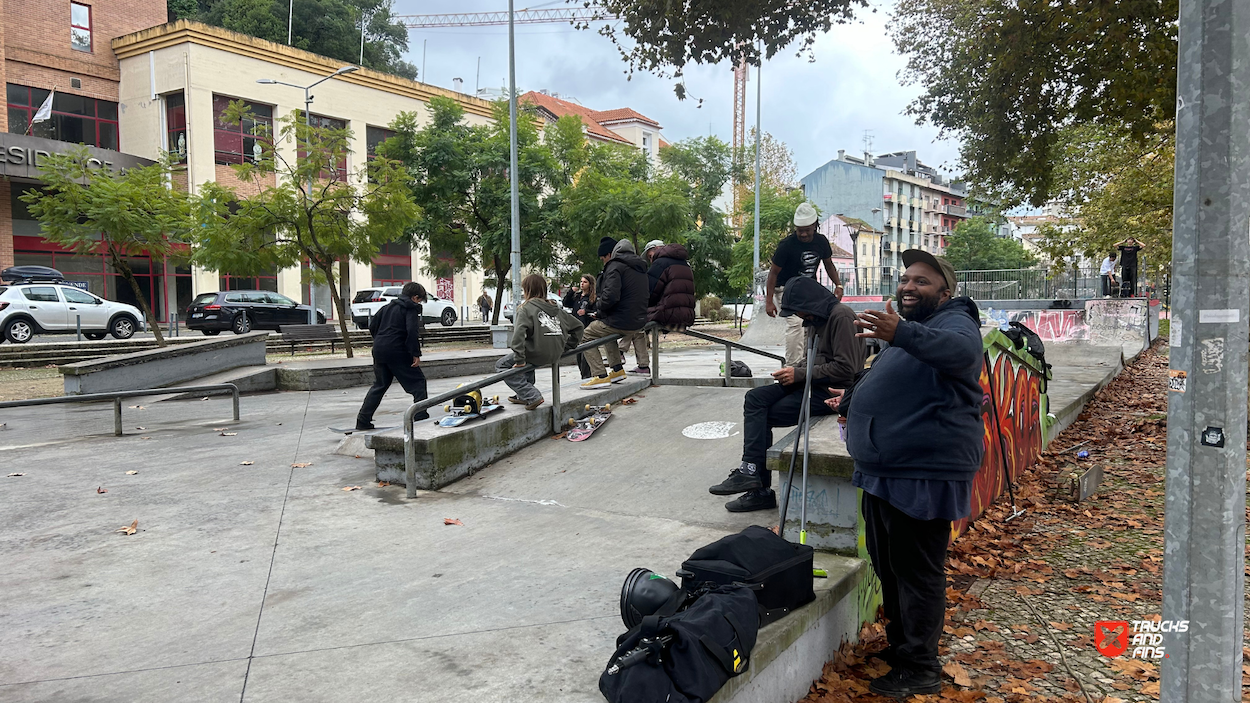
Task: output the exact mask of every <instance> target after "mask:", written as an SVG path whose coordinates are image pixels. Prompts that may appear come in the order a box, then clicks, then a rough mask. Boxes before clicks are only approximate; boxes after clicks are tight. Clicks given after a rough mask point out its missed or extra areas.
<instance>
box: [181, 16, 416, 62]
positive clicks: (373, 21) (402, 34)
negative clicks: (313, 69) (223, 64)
mask: <svg viewBox="0 0 1250 703" xmlns="http://www.w3.org/2000/svg"><path fill="white" fill-rule="evenodd" d="M166 7H167V10H168V12H169V19H170V21H171V22H172V21H174V20H177V19H184V18H185V19H192V20H195V21H198V22H204V23H206V24H211V25H215V26H218V27H222V28H224V29H229V30H231V31H234V32H240V33H242V34H248V35H251V36H253V37H257V38H260V39H268V40H269V41H272V42H277V43H279V44H285V43H286V39H287V13H288V10H289V11H290V13H291V35H292V40H291V43H292V44H293V45H294V46H296V47H298V48H300V49H304V50H305V51H312V52H315V53H318V54H321V55H322V56H328V57H330V58H333V59H338V60H340V61H345V62H348V63H352V64H357V63H360V64H361V65H363V66H365V67H367V68H373V69H377V70H379V71H383V72H385V73H391V74H394V75H397V76H402V77H404V78H410V79H414V80H415V79H416V77H417V68H416V67H415V66H413V65H412V64H411V63H408V62H406V61H404V60H403V59H402V57H403V54H404V52H405V51H407V50H408V28H407V27H405V26H404V25H403V23H401V22H399V21H397V20H396V19H395V17H394V15H392V14H391V4H390V3H389V2H387V1H386V0H295V3H294V5H293V6H290V5H288V3H287V2H286V0H166ZM362 18H368V21H367V22H366V24H365V55H364V61H363V62H362V61H361V60H360V25H361V19H362Z"/></svg>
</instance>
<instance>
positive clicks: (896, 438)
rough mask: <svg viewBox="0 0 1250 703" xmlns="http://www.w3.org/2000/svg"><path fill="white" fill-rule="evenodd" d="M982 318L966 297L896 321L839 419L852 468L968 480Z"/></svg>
mask: <svg viewBox="0 0 1250 703" xmlns="http://www.w3.org/2000/svg"><path fill="white" fill-rule="evenodd" d="M982 349H983V347H982V342H981V323H980V317H979V314H978V312H977V306H976V303H974V302H972V299H971V298H965V297H960V298H953V299H951V300H949V301H947V303H946V304H945V305H943V306H942V307H940V308H938V309H937V311H936V312H934V313H933V314H932V315H930V316H929V317H928V318H927V319H925V320H921V321H918V322H908V321H902V322H900V323H899V325H898V330H897V331H896V332H895V333H894V341H893V342H892V343H891V346H890V348H889V349H886V350H885V351H884V352H882V353H881V354H880V355H879V356H878V357H877V359H876V360H875V361H874V362H873V365H872V370H871V371H869V372H868V373H867V374H865V375H864V377H863V379H862V380H861V381H860V382H859V383H858V384H857V385H856V387H855V392H854V399H853V400H852V402H851V407H850V412H849V413H848V415H847V422H846V434H847V439H846V444H847V450H848V451H849V452H850V454H851V457H852V458H853V459H854V460H855V470H856V471H857V472H859V473H862V474H866V475H868V476H876V477H880V478H885V479H896V478H903V479H932V480H939V481H951V480H953V481H971V480H972V478H973V477H974V476H975V475H976V473H977V470H978V469H980V467H981V455H982V453H983V451H984V449H983V446H982V445H983V441H984V440H983V439H982V434H983V432H984V430H983V426H982V421H981V398H982V390H981V365H982V358H983V357H982Z"/></svg>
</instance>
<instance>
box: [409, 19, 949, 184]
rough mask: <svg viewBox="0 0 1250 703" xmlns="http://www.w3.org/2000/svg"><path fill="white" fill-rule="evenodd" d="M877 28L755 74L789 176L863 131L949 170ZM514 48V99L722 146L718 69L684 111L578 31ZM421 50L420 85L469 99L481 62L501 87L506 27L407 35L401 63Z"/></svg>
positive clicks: (727, 95)
mask: <svg viewBox="0 0 1250 703" xmlns="http://www.w3.org/2000/svg"><path fill="white" fill-rule="evenodd" d="M551 4H554V3H545V4H544V5H551ZM506 9H507V8H506V5H504V4H503V3H502V2H499V3H490V4H487V3H475V4H474V6H472V7H465V3H463V2H447V1H446V0H437V1H435V2H417V0H398V1H397V2H396V4H395V12H396V13H398V14H409V13H431V14H432V13H449V12H494V11H499V10H506ZM888 19H889V18H888V15H887V13H886V12H884V11H878V12H876V13H871V12H868V11H865V12H863V13H861V19H860V20H859V21H858V22H856V23H854V24H850V25H844V26H839V27H835V28H834V29H833V30H831V31H830V32H829V33H827V34H824V35H821V36H819V37H818V38H817V40H816V44H815V47H814V49H815V52H814V53H815V59H816V60H815V62H810V63H809V62H808V60H807V58H805V57H796V56H795V55H794V54H795V51H794V49H793V48H791V49H788V50H784V51H782V52H780V53H779V54H778V55H776V56H774V57H773V58H772V59H770V60H769V61H767V62H766V63H765V64H764V67H763V86H762V87H763V95H762V98H763V99H762V106H763V109H762V112H763V119H762V122H763V128H764V131H766V132H770V133H772V134H773V135H774V136H776V137H777V138H778V139H781V140H782V141H784V142H785V143H786V144H787V145H788V146H789V147H790V148H791V149H792V150H793V151H794V154H795V161H796V162H797V165H798V172H799V175H800V176H803V175H806V174H807V173H809V172H811V171H812V170H813V169H815V168H817V167H819V166H820V165H822V164H824V163H825V162H827V161H829V160H831V159H834V158H836V157H837V153H838V150H839V149H845V150H846V151H847V152H849V153H853V154H858V153H861V152H862V151H863V149H864V146H863V145H864V131H865V130H869V131H870V132H871V139H872V145H873V146H872V151H873V153H885V152H888V151H898V150H904V149H914V150H915V151H917V152H918V155H919V157H920V159H921V160H922V161H924V162H925V163H927V164H929V165H930V166H934V167H937V168H939V169H941V170H944V171H948V172H949V171H952V170H953V169H954V167H955V165H956V162H957V156H958V144H957V143H955V142H953V141H949V140H944V141H940V140H937V130H936V129H935V128H933V127H932V126H930V125H924V126H918V125H916V124H915V120H914V118H912V117H909V116H907V115H904V114H903V111H904V110H905V109H906V107H907V104H908V103H909V102H910V101H911V100H912V99H913V98H915V97H916V96H917V95H918V94H919V93H920V89H919V87H918V86H903V85H900V83H899V80H898V77H897V76H898V74H899V72H900V71H903V70H904V69H905V66H906V62H905V60H904V58H903V57H901V56H899V55H897V54H895V53H894V51H893V44H892V43H891V41H890V39H889V37H888V35H887V34H886V23H887V21H888ZM516 39H517V62H516V63H517V85H518V86H519V87H520V88H521V89H522V90H549V91H552V92H554V93H559V94H560V95H561V96H563V97H566V98H575V99H576V100H577V101H578V102H580V103H581V104H583V105H586V106H588V107H591V108H594V109H598V110H606V109H610V108H615V107H632V108H634V109H635V110H638V111H639V112H641V113H642V114H644V115H647V116H648V117H650V118H652V119H654V120H656V121H657V122H659V123H660V124H661V125H663V127H664V137H665V138H666V139H667V140H668V141H677V140H680V139H684V138H687V137H696V136H701V135H706V134H709V133H711V134H715V135H717V136H719V137H720V138H722V139H724V140H725V141H729V139H730V136H731V132H732V125H733V71H732V67H731V66H729V65H728V64H727V63H726V64H721V65H716V66H698V65H695V66H689V67H687V68H686V71H685V84H686V89H687V91H688V93H689V95H690V96H691V97H690V98H688V99H686V100H684V101H683V100H678V99H677V97H676V95H675V94H674V92H673V81H672V80H671V79H668V78H660V77H657V76H654V75H652V74H647V73H641V74H640V73H635V74H634V75H633V76H632V77H630V76H628V75H627V74H626V68H627V67H626V65H625V63H624V62H623V61H622V60H621V58H620V54H619V52H618V50H617V49H616V47H615V46H613V45H612V43H611V42H610V41H608V40H607V39H606V38H604V37H601V36H599V35H598V34H597V33H595V32H594V31H577V30H575V29H573V28H572V27H570V26H568V25H564V24H540V25H518V26H517V30H516ZM423 41H425V42H426V58H425V64H426V75H425V76H424V77H423V80H426V81H427V82H430V83H433V84H434V85H439V86H444V87H451V84H452V78H454V77H460V78H463V79H464V81H465V90H466V91H467V92H472V90H473V87H474V84H475V81H476V80H477V78H476V71H477V60H478V57H481V78H480V85H481V86H482V87H491V88H499V87H502V86H506V85H507V75H508V36H507V28H506V27H457V28H449V29H424V30H412V31H411V32H410V33H409V52H408V55H407V57H406V58H407V60H409V61H411V62H412V63H414V64H415V65H416V66H417V67H418V68H420V67H421V65H422V45H423ZM747 91H748V101H747V103H748V104H747V125H746V126H747V129H748V130H750V128H751V127H752V126H753V125H754V124H755V98H756V93H755V91H756V74H755V71H754V70H752V72H751V77H750V81H749V83H748V85H747ZM699 98H702V99H703V103H702V107H699V101H698V99H699Z"/></svg>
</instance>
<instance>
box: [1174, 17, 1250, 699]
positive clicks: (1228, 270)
mask: <svg viewBox="0 0 1250 703" xmlns="http://www.w3.org/2000/svg"><path fill="white" fill-rule="evenodd" d="M1179 35H1180V36H1179V38H1180V52H1179V59H1178V66H1177V110H1176V186H1175V188H1176V191H1175V196H1174V197H1175V200H1174V205H1175V207H1174V215H1173V218H1174V219H1173V225H1172V227H1173V237H1172V267H1173V268H1172V270H1173V278H1172V285H1173V286H1174V291H1173V293H1172V324H1171V342H1170V344H1171V371H1170V374H1171V376H1170V378H1169V381H1170V383H1169V390H1170V391H1171V392H1169V393H1168V396H1169V398H1168V400H1169V402H1168V464H1167V484H1166V486H1167V501H1166V512H1165V520H1164V559H1163V619H1164V622H1167V621H1169V620H1174V621H1181V620H1188V621H1189V625H1188V629H1187V631H1185V632H1183V633H1173V634H1164V636H1163V637H1164V644H1165V645H1166V647H1167V658H1165V659H1163V660H1162V663H1161V668H1162V671H1161V674H1162V685H1161V691H1160V700H1161V701H1163V702H1164V703H1181V702H1182V701H1184V702H1185V703H1207V702H1211V703H1215V702H1217V701H1218V702H1219V703H1232V701H1240V700H1241V672H1242V669H1241V667H1242V663H1241V659H1242V650H1241V643H1242V631H1243V627H1244V622H1243V618H1244V610H1245V572H1244V569H1245V544H1246V543H1245V531H1246V525H1245V521H1246V517H1245V516H1246V513H1245V511H1246V390H1247V388H1246V376H1247V333H1248V332H1250V325H1248V323H1250V309H1248V308H1250V305H1248V303H1250V298H1247V296H1246V291H1247V290H1248V289H1250V236H1248V227H1250V3H1245V2H1234V1H1232V0H1181V3H1180V32H1179Z"/></svg>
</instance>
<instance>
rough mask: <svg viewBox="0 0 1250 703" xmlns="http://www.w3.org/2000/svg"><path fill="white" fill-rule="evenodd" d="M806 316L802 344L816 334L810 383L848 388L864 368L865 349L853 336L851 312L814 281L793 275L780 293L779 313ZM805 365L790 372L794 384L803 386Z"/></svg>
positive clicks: (854, 330)
mask: <svg viewBox="0 0 1250 703" xmlns="http://www.w3.org/2000/svg"><path fill="white" fill-rule="evenodd" d="M796 312H804V313H808V314H810V315H812V316H814V317H815V319H814V320H812V321H810V322H804V323H803V326H804V328H805V329H806V330H807V335H806V338H805V341H804V345H805V347H806V346H809V345H811V343H812V337H811V335H813V334H815V335H816V354H815V355H813V356H812V384H813V385H815V386H818V387H823V388H850V387H851V386H852V385H853V384H854V382H855V374H856V373H858V372H859V370H860V369H862V368H864V359H865V358H867V356H868V346H867V345H866V344H865V343H864V340H863V339H860V338H859V337H856V336H855V333H856V332H858V331H859V330H858V329H857V328H856V327H855V312H854V311H853V310H851V308H850V307H848V306H846V305H843V304H841V303H839V302H838V299H837V298H836V297H834V295H833V293H832V292H831V291H830V290H829V289H828V288H825V287H824V286H822V285H820V283H819V282H817V281H816V279H814V278H807V277H806V276H797V277H795V278H793V279H791V280H790V283H789V285H787V286H786V288H785V291H784V292H783V293H782V294H781V314H782V315H792V314H794V313H796ZM806 377H807V365H806V364H803V365H801V366H799V367H798V368H796V369H795V370H794V382H795V383H803V380H804V379H805V378H806Z"/></svg>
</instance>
